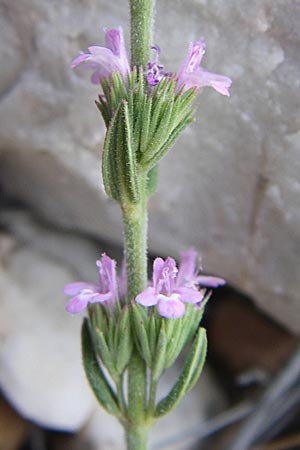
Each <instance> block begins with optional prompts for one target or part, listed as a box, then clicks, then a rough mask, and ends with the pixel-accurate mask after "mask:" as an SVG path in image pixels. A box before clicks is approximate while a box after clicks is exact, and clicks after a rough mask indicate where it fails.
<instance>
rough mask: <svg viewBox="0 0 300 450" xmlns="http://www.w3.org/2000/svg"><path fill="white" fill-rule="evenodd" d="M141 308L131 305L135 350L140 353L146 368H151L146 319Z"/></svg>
mask: <svg viewBox="0 0 300 450" xmlns="http://www.w3.org/2000/svg"><path fill="white" fill-rule="evenodd" d="M141 309H142V307H140V306H139V305H136V304H133V305H132V317H133V324H134V335H135V341H136V345H137V348H138V349H139V351H140V354H141V357H142V358H143V359H144V361H145V362H146V364H147V366H148V367H151V363H152V355H151V351H150V345H149V339H148V334H147V329H148V320H149V319H148V317H147V316H145V315H144V314H143V312H142V311H141Z"/></svg>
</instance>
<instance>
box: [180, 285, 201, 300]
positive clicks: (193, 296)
mask: <svg viewBox="0 0 300 450" xmlns="http://www.w3.org/2000/svg"><path fill="white" fill-rule="evenodd" d="M174 293H176V294H178V295H179V296H180V300H181V301H182V302H184V303H199V302H201V301H202V300H203V294H202V293H201V292H199V291H197V290H196V289H193V288H188V287H180V288H177V289H174Z"/></svg>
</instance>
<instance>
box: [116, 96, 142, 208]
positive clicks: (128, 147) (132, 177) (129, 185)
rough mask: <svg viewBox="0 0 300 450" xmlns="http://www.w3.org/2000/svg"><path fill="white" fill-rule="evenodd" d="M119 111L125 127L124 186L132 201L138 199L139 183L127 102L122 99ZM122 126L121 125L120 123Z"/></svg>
mask: <svg viewBox="0 0 300 450" xmlns="http://www.w3.org/2000/svg"><path fill="white" fill-rule="evenodd" d="M120 112H121V113H123V118H124V122H123V124H124V127H125V142H124V147H123V149H122V150H123V155H120V159H121V156H123V158H122V160H123V174H122V175H123V176H124V179H125V186H126V190H127V194H128V197H129V199H130V200H131V201H132V202H137V201H138V200H139V185H138V177H137V172H136V155H135V149H134V144H133V139H132V128H131V123H130V117H129V111H128V103H127V102H126V101H125V100H124V101H123V102H122V105H121V111H120ZM120 126H122V125H120Z"/></svg>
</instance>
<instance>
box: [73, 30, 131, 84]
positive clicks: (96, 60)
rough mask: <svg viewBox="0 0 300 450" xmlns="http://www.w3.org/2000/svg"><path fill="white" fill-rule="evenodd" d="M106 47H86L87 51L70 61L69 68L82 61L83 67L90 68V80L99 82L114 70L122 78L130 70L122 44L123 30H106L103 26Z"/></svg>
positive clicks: (124, 77) (124, 78) (95, 82)
mask: <svg viewBox="0 0 300 450" xmlns="http://www.w3.org/2000/svg"><path fill="white" fill-rule="evenodd" d="M104 33H105V44H106V47H99V46H96V45H93V46H91V47H88V50H89V53H83V52H81V53H80V55H79V56H77V57H76V58H75V59H73V61H72V62H71V68H74V67H77V66H78V65H79V64H82V63H84V69H92V70H93V74H92V76H91V81H92V83H94V84H99V83H100V80H101V79H102V78H109V77H110V76H111V75H112V74H113V73H114V72H119V73H120V74H121V75H122V77H123V80H124V81H125V80H126V76H127V74H128V73H129V71H130V67H129V63H128V58H127V54H126V49H125V45H124V38H123V30H122V28H121V27H119V28H118V29H111V30H108V29H107V28H104Z"/></svg>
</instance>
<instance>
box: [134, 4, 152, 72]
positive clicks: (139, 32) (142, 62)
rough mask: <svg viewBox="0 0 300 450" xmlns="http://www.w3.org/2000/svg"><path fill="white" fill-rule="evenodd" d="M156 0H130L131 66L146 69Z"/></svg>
mask: <svg viewBox="0 0 300 450" xmlns="http://www.w3.org/2000/svg"><path fill="white" fill-rule="evenodd" d="M154 3H155V0H130V25H131V64H132V66H137V67H139V66H143V67H146V64H147V62H148V61H149V50H150V45H151V44H152V42H151V40H152V27H153V12H154Z"/></svg>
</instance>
